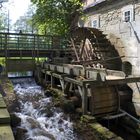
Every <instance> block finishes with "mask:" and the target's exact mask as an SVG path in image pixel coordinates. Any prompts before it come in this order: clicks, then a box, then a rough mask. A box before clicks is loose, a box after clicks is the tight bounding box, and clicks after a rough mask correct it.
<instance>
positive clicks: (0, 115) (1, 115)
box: [0, 108, 10, 124]
mask: <svg viewBox="0 0 140 140" xmlns="http://www.w3.org/2000/svg"><path fill="white" fill-rule="evenodd" d="M5 123H7V124H8V123H10V115H9V112H8V111H7V109H4V108H0V124H5Z"/></svg>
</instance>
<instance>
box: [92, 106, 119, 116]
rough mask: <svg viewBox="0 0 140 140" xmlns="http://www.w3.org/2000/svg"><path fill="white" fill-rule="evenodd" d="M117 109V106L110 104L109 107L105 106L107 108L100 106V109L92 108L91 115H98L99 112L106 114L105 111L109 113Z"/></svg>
mask: <svg viewBox="0 0 140 140" xmlns="http://www.w3.org/2000/svg"><path fill="white" fill-rule="evenodd" d="M117 109H118V107H117V106H111V107H107V108H100V109H96V110H94V114H92V115H99V114H107V113H111V112H116V111H117Z"/></svg>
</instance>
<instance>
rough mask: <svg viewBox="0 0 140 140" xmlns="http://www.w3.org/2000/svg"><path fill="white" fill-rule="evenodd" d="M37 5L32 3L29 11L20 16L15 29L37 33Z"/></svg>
mask: <svg viewBox="0 0 140 140" xmlns="http://www.w3.org/2000/svg"><path fill="white" fill-rule="evenodd" d="M34 9H35V7H34V6H33V5H30V6H29V8H28V10H27V12H26V13H25V14H24V15H23V16H20V17H19V19H18V20H17V21H16V22H15V24H14V30H16V31H20V30H22V31H23V33H31V32H32V33H35V32H36V29H35V27H34V22H33V14H34V12H35V11H34Z"/></svg>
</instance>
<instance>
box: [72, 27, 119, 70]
mask: <svg viewBox="0 0 140 140" xmlns="http://www.w3.org/2000/svg"><path fill="white" fill-rule="evenodd" d="M70 47H72V49H73V51H74V54H73V60H72V63H73V64H81V65H84V66H90V67H93V68H102V67H104V68H107V69H113V70H120V69H121V56H119V54H118V52H117V50H116V49H115V47H114V46H113V45H112V44H111V43H110V41H109V40H108V39H107V38H106V35H104V34H103V33H102V31H100V30H98V29H94V28H87V27H80V28H76V29H74V30H73V31H72V33H71V38H70Z"/></svg>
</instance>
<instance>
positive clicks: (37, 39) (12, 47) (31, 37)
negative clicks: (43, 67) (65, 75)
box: [0, 33, 69, 57]
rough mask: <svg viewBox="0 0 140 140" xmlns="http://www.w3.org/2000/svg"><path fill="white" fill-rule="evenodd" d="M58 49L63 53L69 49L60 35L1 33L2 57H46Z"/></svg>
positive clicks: (0, 54)
mask: <svg viewBox="0 0 140 140" xmlns="http://www.w3.org/2000/svg"><path fill="white" fill-rule="evenodd" d="M58 50H59V51H60V52H61V53H62V54H63V53H66V52H67V51H69V49H66V46H65V40H64V38H62V37H59V36H49V35H38V34H21V33H0V57H46V55H47V56H53V55H55V53H57V52H58Z"/></svg>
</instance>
